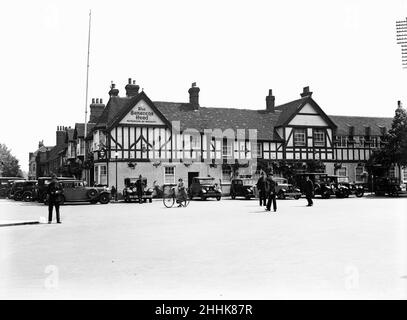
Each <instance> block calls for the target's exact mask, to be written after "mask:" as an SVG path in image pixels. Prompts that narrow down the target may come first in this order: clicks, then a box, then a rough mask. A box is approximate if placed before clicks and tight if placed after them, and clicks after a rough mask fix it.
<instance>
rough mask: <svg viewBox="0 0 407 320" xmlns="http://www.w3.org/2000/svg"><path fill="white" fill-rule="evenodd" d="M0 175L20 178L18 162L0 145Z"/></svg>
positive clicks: (21, 174)
mask: <svg viewBox="0 0 407 320" xmlns="http://www.w3.org/2000/svg"><path fill="white" fill-rule="evenodd" d="M0 175H1V176H3V177H22V176H23V173H22V172H21V169H20V165H19V164H18V160H17V158H16V157H14V156H13V155H12V154H11V150H9V149H8V148H7V146H6V145H5V144H2V143H0Z"/></svg>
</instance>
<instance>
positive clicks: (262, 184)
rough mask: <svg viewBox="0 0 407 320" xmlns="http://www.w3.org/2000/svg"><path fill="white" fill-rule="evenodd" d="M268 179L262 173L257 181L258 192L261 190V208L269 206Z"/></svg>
mask: <svg viewBox="0 0 407 320" xmlns="http://www.w3.org/2000/svg"><path fill="white" fill-rule="evenodd" d="M266 183H267V182H266V177H265V175H264V172H263V171H262V172H261V174H260V178H259V180H258V181H257V184H256V186H257V190H259V200H260V207H261V206H266V205H267V203H266V202H267V199H266V198H267V197H266Z"/></svg>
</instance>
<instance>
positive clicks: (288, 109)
mask: <svg viewBox="0 0 407 320" xmlns="http://www.w3.org/2000/svg"><path fill="white" fill-rule="evenodd" d="M307 99H308V97H305V98H301V99H298V100H294V101H291V102H288V103H285V104H282V105H279V106H276V107H275V109H276V110H281V115H280V117H279V119H278V121H277V123H276V124H275V126H276V127H278V126H282V125H283V124H284V123H285V122H286V121H287V120H288V119H289V118H290V117H291V115H292V114H293V113H294V112H295V111H297V110H298V108H299V107H301V106H302V105H303V103H304V102H305V101H306V100H307Z"/></svg>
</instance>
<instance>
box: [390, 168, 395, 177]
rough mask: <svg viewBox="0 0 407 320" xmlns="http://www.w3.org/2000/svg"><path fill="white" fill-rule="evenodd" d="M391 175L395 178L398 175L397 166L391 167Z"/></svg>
mask: <svg viewBox="0 0 407 320" xmlns="http://www.w3.org/2000/svg"><path fill="white" fill-rule="evenodd" d="M389 177H390V178H395V177H396V168H395V167H391V168H390V169H389Z"/></svg>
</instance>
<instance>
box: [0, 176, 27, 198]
mask: <svg viewBox="0 0 407 320" xmlns="http://www.w3.org/2000/svg"><path fill="white" fill-rule="evenodd" d="M21 179H22V178H21V177H0V198H6V197H7V198H8V197H9V194H10V190H11V187H12V186H13V183H14V181H16V180H21Z"/></svg>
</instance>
